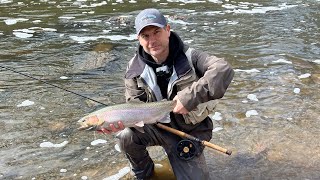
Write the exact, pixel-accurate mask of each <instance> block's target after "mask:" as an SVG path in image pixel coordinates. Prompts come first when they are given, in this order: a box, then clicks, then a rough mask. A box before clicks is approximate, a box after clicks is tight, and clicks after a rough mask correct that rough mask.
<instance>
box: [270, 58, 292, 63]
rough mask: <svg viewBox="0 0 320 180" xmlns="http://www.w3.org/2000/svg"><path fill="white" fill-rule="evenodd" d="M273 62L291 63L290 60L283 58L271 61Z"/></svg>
mask: <svg viewBox="0 0 320 180" xmlns="http://www.w3.org/2000/svg"><path fill="white" fill-rule="evenodd" d="M272 62H273V63H285V64H292V62H291V61H288V60H285V59H278V60H275V61H272Z"/></svg>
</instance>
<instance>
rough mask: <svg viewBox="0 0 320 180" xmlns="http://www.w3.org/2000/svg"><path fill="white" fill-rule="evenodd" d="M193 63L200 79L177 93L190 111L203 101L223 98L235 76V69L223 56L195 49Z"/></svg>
mask: <svg viewBox="0 0 320 180" xmlns="http://www.w3.org/2000/svg"><path fill="white" fill-rule="evenodd" d="M192 63H193V66H194V68H195V71H196V73H197V75H198V76H199V80H198V81H196V82H194V83H193V84H192V85H191V86H189V87H187V88H185V89H183V90H181V91H179V92H178V94H177V95H178V98H179V100H180V101H181V103H182V104H183V105H184V107H185V108H186V109H187V110H189V111H191V110H193V109H195V108H196V107H197V106H198V105H199V104H201V103H205V102H208V101H210V100H214V99H220V98H222V97H223V96H224V94H225V92H226V90H227V88H228V86H229V84H230V83H231V81H232V79H233V76H234V71H233V69H232V68H231V66H230V65H229V64H228V63H227V62H226V61H225V60H224V59H223V58H218V57H215V56H209V55H208V54H207V53H204V52H200V51H196V50H193V51H192Z"/></svg>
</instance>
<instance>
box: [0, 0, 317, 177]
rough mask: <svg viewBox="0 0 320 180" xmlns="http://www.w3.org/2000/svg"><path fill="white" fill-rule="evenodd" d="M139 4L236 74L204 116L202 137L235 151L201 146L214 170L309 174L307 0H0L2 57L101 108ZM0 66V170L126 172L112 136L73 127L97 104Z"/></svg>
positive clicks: (312, 33) (113, 98)
mask: <svg viewBox="0 0 320 180" xmlns="http://www.w3.org/2000/svg"><path fill="white" fill-rule="evenodd" d="M146 7H157V8H159V9H161V10H162V11H163V12H164V14H165V15H166V16H167V18H168V20H169V23H170V24H171V27H172V29H173V30H174V31H176V32H178V34H180V35H181V37H182V38H183V40H184V41H185V42H186V43H188V44H190V45H192V46H193V47H195V48H201V49H204V50H206V51H207V52H209V53H211V54H215V55H217V56H220V57H225V58H226V59H227V60H228V61H229V62H230V63H231V64H232V66H233V67H234V69H235V70H236V75H235V78H234V80H233V82H232V85H231V86H230V88H229V90H228V92H227V93H226V95H225V97H224V98H223V100H221V103H220V104H219V106H218V108H217V112H216V113H215V114H214V115H213V116H212V119H213V122H214V128H215V129H214V131H213V140H212V142H213V143H215V144H217V145H220V146H223V147H227V148H230V149H232V150H233V151H234V153H233V155H232V156H230V157H227V156H224V155H222V154H220V153H217V152H215V151H211V150H208V149H207V150H206V151H205V153H206V158H207V163H208V164H209V168H210V171H211V172H212V173H211V176H212V177H216V178H218V179H234V178H239V179H318V178H319V173H318V170H319V168H320V167H319V165H320V156H319V154H320V144H319V141H318V140H317V139H319V138H320V133H319V106H318V104H319V103H320V101H319V82H320V72H319V64H320V59H319V54H320V49H319V17H320V16H319V9H320V3H319V1H317V0H308V1H298V0H297V1H290V3H289V2H286V1H281V0H273V1H271V0H270V1H264V2H258V3H256V2H251V1H249V2H246V1H220V0H208V1H197V0H194V1H183V0H181V1H169V0H168V1H143V2H140V1H133V0H130V1H124V2H123V1H118V0H117V1H80V0H78V1H76V0H66V1H50V0H41V1H23V2H22V1H21V2H16V1H15V2H13V1H11V0H0V48H1V51H0V65H1V66H5V67H9V68H13V69H15V70H16V71H19V72H22V73H25V74H27V75H31V76H34V77H36V78H39V79H41V80H45V81H47V82H49V83H52V84H56V85H58V86H60V87H62V88H65V89H68V90H71V91H74V92H76V93H80V94H82V95H84V96H88V97H90V98H93V99H96V100H99V101H101V102H103V103H105V104H116V103H121V102H124V97H123V92H124V88H123V74H124V71H125V68H126V62H127V61H128V60H129V59H130V58H131V55H132V53H133V52H134V51H135V46H136V45H137V42H136V40H135V35H134V28H133V22H134V17H135V15H136V14H137V13H138V12H139V10H141V9H142V8H146ZM0 74H1V76H0V85H1V86H0V102H1V103H0V110H1V114H0V127H1V133H0V149H1V151H0V156H1V159H0V178H3V179H86V178H88V179H103V178H107V177H109V176H111V175H114V176H112V177H114V178H119V177H121V176H122V175H123V174H126V173H127V168H126V167H127V166H128V163H127V161H126V159H125V158H124V156H123V155H122V154H121V153H119V152H118V151H117V150H116V149H115V143H116V140H115V138H114V137H113V136H104V135H101V134H93V133H91V132H78V131H77V130H76V128H77V127H78V126H77V124H76V121H77V120H78V119H79V118H80V117H82V116H83V115H85V114H86V113H89V112H91V111H93V110H96V109H98V108H100V107H102V105H99V104H97V103H93V102H91V101H89V100H86V99H84V98H81V97H78V96H76V95H73V94H70V93H68V92H65V91H63V90H61V89H57V88H55V87H50V86H48V85H45V84H43V83H41V82H39V81H37V80H33V79H30V78H27V77H24V76H21V75H19V74H16V73H13V72H10V71H7V70H4V69H1V71H0ZM94 140H96V141H94ZM102 140H106V142H105V141H102ZM93 142H95V143H97V142H101V143H97V144H95V143H93ZM92 144H93V145H92Z"/></svg>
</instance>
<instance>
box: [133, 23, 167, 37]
mask: <svg viewBox="0 0 320 180" xmlns="http://www.w3.org/2000/svg"><path fill="white" fill-rule="evenodd" d="M147 26H157V27H159V28H163V27H164V26H165V25H163V24H159V23H150V24H146V25H144V26H142V27H141V28H140V29H139V30H138V31H137V35H139V34H140V32H141V31H142V29H143V28H145V27H147Z"/></svg>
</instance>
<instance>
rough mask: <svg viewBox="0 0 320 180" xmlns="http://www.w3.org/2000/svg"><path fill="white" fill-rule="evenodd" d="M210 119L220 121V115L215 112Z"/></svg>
mask: <svg viewBox="0 0 320 180" xmlns="http://www.w3.org/2000/svg"><path fill="white" fill-rule="evenodd" d="M211 119H213V120H216V121H220V120H222V117H221V113H220V112H215V113H214V115H212V116H211Z"/></svg>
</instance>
